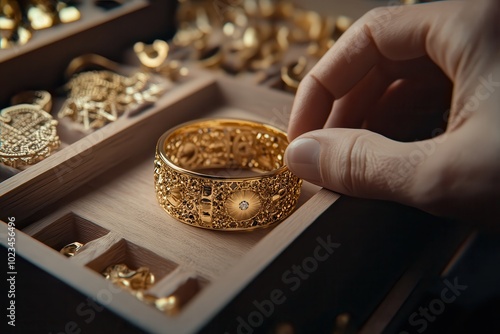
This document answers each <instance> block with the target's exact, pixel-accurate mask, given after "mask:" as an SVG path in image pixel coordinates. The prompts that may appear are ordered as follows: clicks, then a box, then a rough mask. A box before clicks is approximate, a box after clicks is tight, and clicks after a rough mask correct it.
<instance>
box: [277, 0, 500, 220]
mask: <svg viewBox="0 0 500 334" xmlns="http://www.w3.org/2000/svg"><path fill="white" fill-rule="evenodd" d="M499 37H500V2H499V1H496V0H479V1H453V2H452V1H450V2H447V1H446V2H436V3H430V4H422V5H414V6H399V7H387V8H378V9H376V10H373V11H370V12H368V13H367V14H366V15H364V16H363V17H362V18H361V19H360V20H358V21H357V22H356V23H355V24H354V25H353V26H352V27H351V28H350V29H349V30H348V31H347V32H346V33H344V35H343V36H342V37H341V38H340V39H339V40H338V42H337V43H336V44H335V45H334V46H333V47H332V48H331V49H330V50H329V51H328V53H327V54H326V55H325V56H324V57H323V58H322V59H321V60H320V61H319V62H318V64H317V65H316V66H315V67H314V68H313V69H312V70H311V71H310V73H309V74H308V75H307V76H306V77H305V78H304V79H303V81H302V82H301V84H300V87H299V90H298V92H297V96H296V98H295V102H294V105H293V109H292V114H291V119H290V124H289V128H288V133H289V137H290V139H291V140H294V141H293V142H291V144H290V146H289V147H288V149H287V152H286V155H285V162H286V164H287V165H288V166H289V168H290V169H291V170H292V171H293V172H294V173H295V174H296V175H297V176H299V177H301V178H303V179H305V180H308V181H311V182H313V183H316V184H318V185H321V186H324V187H326V188H329V189H331V190H334V191H337V192H340V193H343V194H346V195H351V196H356V197H364V198H374V199H384V200H393V201H397V202H400V203H403V204H407V205H411V206H415V207H418V208H420V209H423V210H425V211H428V212H431V213H433V214H437V215H441V216H447V217H454V218H459V219H464V220H472V221H475V222H477V221H481V222H486V221H489V222H493V223H498V221H494V220H498V218H499V217H500V205H499V204H500V57H499V56H500V38H499ZM322 128H323V129H322ZM317 129H320V130H317ZM416 139H417V140H416ZM410 140H412V141H410Z"/></svg>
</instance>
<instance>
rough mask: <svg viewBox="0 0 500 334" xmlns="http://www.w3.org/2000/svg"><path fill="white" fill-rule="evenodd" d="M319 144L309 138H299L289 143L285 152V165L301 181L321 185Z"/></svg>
mask: <svg viewBox="0 0 500 334" xmlns="http://www.w3.org/2000/svg"><path fill="white" fill-rule="evenodd" d="M319 154H320V144H319V142H318V141H317V140H315V139H311V138H299V139H296V140H294V141H292V142H291V143H290V145H288V148H287V149H286V152H285V164H286V165H287V166H288V168H289V169H290V170H291V171H292V173H294V174H295V175H297V176H298V177H300V178H301V179H304V180H307V181H310V182H313V183H321V173H320V170H319Z"/></svg>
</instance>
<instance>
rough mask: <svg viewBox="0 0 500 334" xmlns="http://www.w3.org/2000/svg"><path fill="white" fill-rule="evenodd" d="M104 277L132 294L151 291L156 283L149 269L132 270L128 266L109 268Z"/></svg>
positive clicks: (120, 265) (104, 272)
mask: <svg viewBox="0 0 500 334" xmlns="http://www.w3.org/2000/svg"><path fill="white" fill-rule="evenodd" d="M102 274H103V276H104V277H105V278H106V279H107V280H110V281H111V282H113V283H114V284H116V285H118V286H120V287H122V288H125V289H127V290H129V291H130V292H131V293H135V292H137V291H142V290H147V289H149V288H150V287H151V286H152V285H153V284H154V282H155V277H154V275H153V274H152V273H151V272H150V271H149V268H147V267H140V268H139V269H137V270H132V269H130V268H129V267H127V265H125V264H123V263H121V264H114V265H111V266H109V267H107V268H106V269H105V270H104V271H103V272H102Z"/></svg>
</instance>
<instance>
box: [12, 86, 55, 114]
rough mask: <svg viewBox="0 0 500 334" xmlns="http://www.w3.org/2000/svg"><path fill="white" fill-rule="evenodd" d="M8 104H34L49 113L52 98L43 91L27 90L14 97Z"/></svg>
mask: <svg viewBox="0 0 500 334" xmlns="http://www.w3.org/2000/svg"><path fill="white" fill-rule="evenodd" d="M10 104H12V105H15V104H34V105H37V106H40V108H41V109H42V110H44V111H46V112H48V113H50V111H51V110H52V96H51V95H50V93H49V92H47V91H45V90H29V91H25V92H21V93H18V94H16V95H14V96H13V97H12V98H11V99H10Z"/></svg>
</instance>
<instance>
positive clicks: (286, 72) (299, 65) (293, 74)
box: [281, 56, 307, 93]
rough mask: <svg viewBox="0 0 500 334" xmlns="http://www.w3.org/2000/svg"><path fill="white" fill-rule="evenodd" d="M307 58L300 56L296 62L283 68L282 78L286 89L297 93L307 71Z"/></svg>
mask: <svg viewBox="0 0 500 334" xmlns="http://www.w3.org/2000/svg"><path fill="white" fill-rule="evenodd" d="M306 69H307V58H306V57H303V56H302V57H300V58H299V59H298V60H297V61H296V62H294V63H292V64H290V65H289V66H283V67H282V68H281V80H282V81H283V83H284V84H285V88H286V90H288V91H290V92H292V93H295V92H297V89H298V88H299V84H300V81H301V80H302V79H303V78H304V76H305V75H306V73H307V71H306Z"/></svg>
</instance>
